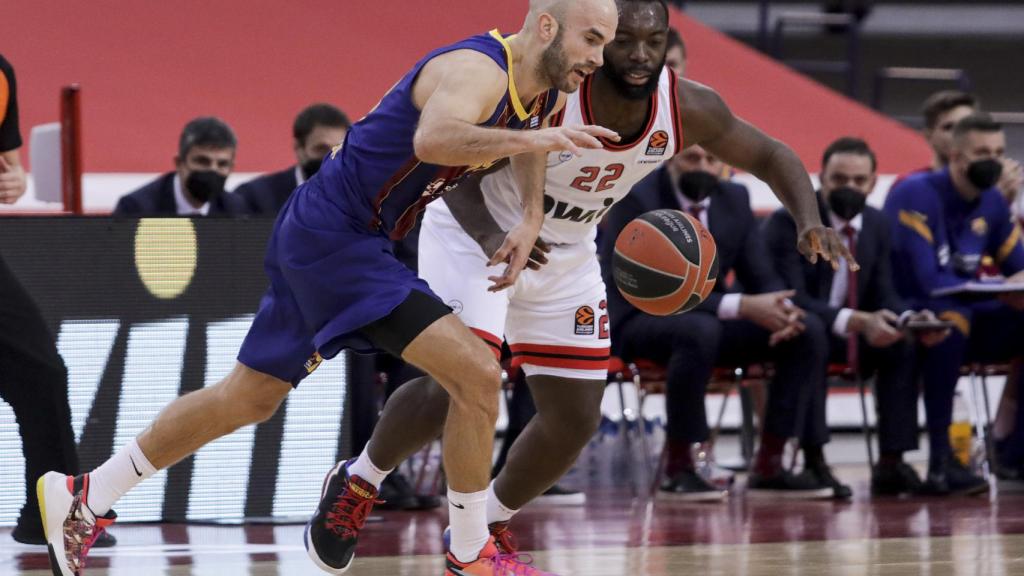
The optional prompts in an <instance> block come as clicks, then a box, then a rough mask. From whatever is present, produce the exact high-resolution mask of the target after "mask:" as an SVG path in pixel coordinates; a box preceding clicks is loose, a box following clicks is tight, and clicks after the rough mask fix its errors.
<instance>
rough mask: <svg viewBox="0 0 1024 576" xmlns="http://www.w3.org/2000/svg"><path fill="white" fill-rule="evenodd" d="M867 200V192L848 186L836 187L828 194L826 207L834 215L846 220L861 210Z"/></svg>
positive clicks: (854, 216)
mask: <svg viewBox="0 0 1024 576" xmlns="http://www.w3.org/2000/svg"><path fill="white" fill-rule="evenodd" d="M867 202H868V197H867V194H864V193H863V192H861V191H860V190H857V189H856V188H851V187H849V186H843V187H842V188H836V189H835V190H833V191H831V192H829V194H828V207H829V208H830V209H831V210H832V212H833V213H835V215H836V216H839V217H840V218H842V219H843V220H846V221H847V222H849V221H850V220H853V219H854V218H856V217H857V215H858V214H860V213H861V212H863V211H864V205H865V204H867Z"/></svg>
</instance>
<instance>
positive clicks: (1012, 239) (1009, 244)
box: [996, 225, 1020, 264]
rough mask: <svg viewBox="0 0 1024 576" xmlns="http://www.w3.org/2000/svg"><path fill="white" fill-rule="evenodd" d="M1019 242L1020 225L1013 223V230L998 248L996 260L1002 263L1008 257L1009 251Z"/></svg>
mask: <svg viewBox="0 0 1024 576" xmlns="http://www.w3.org/2000/svg"><path fill="white" fill-rule="evenodd" d="M1018 244H1020V226H1016V225H1014V227H1013V231H1012V232H1010V235H1009V236H1007V237H1006V241H1005V242H1003V245H1002V246H1001V247H1000V248H999V253H998V254H996V262H997V263H999V264H1002V263H1003V262H1004V261H1005V260H1006V259H1007V258H1009V257H1010V253H1012V252H1013V249H1014V248H1016V247H1017V245H1018Z"/></svg>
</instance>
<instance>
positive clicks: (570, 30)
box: [523, 0, 619, 92]
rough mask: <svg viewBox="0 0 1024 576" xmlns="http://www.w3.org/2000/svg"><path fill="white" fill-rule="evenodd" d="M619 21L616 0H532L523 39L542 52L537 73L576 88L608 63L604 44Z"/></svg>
mask: <svg viewBox="0 0 1024 576" xmlns="http://www.w3.org/2000/svg"><path fill="white" fill-rule="evenodd" d="M618 22H619V13H618V8H617V7H616V5H615V0H530V12H529V14H527V16H526V22H525V24H524V25H523V40H524V42H526V43H528V44H530V45H533V47H534V49H536V50H539V52H540V54H539V55H540V61H539V62H537V63H536V72H537V77H538V78H540V79H542V81H543V82H544V83H545V84H547V85H548V86H551V87H553V88H557V89H558V90H561V91H562V92H575V91H576V90H577V89H578V88H579V87H580V84H582V82H583V79H584V78H585V77H586V76H587V75H588V74H592V73H593V72H594V71H595V70H597V69H598V68H600V67H601V65H602V64H603V63H604V54H603V51H604V47H605V45H606V44H608V43H609V42H611V41H612V39H614V37H615V28H616V27H617V26H618ZM528 51H529V49H528Z"/></svg>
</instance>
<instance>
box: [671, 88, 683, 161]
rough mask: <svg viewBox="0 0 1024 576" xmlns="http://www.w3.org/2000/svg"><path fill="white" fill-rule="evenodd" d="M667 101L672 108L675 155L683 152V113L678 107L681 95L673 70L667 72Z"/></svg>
mask: <svg viewBox="0 0 1024 576" xmlns="http://www.w3.org/2000/svg"><path fill="white" fill-rule="evenodd" d="M668 74H669V100H670V101H671V106H672V125H673V126H674V127H675V133H676V154H679V153H680V152H682V151H683V111H682V107H681V106H680V105H679V100H680V99H681V97H682V96H681V95H680V94H679V78H678V77H677V76H676V73H675V71H674V70H671V69H670V70H669V71H668Z"/></svg>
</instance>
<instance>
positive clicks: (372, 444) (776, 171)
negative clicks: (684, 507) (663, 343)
mask: <svg viewBox="0 0 1024 576" xmlns="http://www.w3.org/2000/svg"><path fill="white" fill-rule="evenodd" d="M617 4H618V9H619V26H618V29H617V31H616V36H615V40H614V41H613V42H612V43H610V44H609V45H608V46H607V47H606V48H605V50H604V65H603V67H602V68H601V69H600V70H598V71H597V72H596V73H594V74H593V75H592V76H590V77H588V78H587V79H586V80H585V81H584V83H583V86H582V87H581V89H580V90H579V91H577V92H576V93H573V94H571V95H570V96H569V98H568V102H567V104H566V106H565V108H564V110H563V111H562V112H559V113H558V115H557V116H556V118H555V119H554V120H553V123H556V124H557V123H560V122H565V123H569V124H574V123H594V124H599V125H602V126H608V127H610V128H612V129H613V130H615V131H616V132H617V133H618V134H620V135H621V136H622V138H621V141H619V142H617V143H607V145H606V146H605V147H604V148H602V149H600V150H598V149H592V150H585V151H583V154H582V155H580V156H579V157H572V156H571V155H565V154H559V153H552V154H549V155H548V170H547V181H546V183H545V186H544V189H545V195H546V199H545V206H546V207H547V209H548V213H547V218H546V219H545V221H544V225H543V227H542V229H541V232H540V238H541V240H543V243H544V244H546V245H547V246H549V250H548V251H547V252H546V253H544V254H542V253H539V252H538V253H537V254H536V260H535V262H534V263H533V264H531V266H530V268H531V269H530V270H528V271H526V272H525V273H524V274H523V276H522V277H521V278H520V279H519V280H518V281H513V282H512V283H513V286H512V287H511V290H509V291H502V292H500V293H496V292H494V290H495V289H496V288H502V287H504V286H506V285H507V284H506V282H507V279H504V278H488V276H490V275H491V274H490V273H489V272H488V266H487V261H488V258H489V257H490V256H491V254H493V253H495V251H496V250H497V248H498V247H499V246H500V245H501V242H502V238H504V236H505V230H509V229H511V227H512V226H514V225H515V223H516V222H517V221H518V220H519V219H520V218H521V217H522V214H523V209H522V207H521V206H519V202H518V200H517V192H516V189H517V185H516V183H515V182H514V180H513V178H512V177H511V174H510V173H509V168H500V169H498V170H497V171H495V172H493V173H489V174H486V175H484V174H483V173H478V174H474V175H473V176H471V177H469V178H466V179H465V180H463V181H462V182H460V183H459V184H458V186H456V188H455V189H454V190H453V191H452V192H451V194H449V195H448V196H446V197H445V199H444V201H442V202H438V203H436V204H433V205H431V206H430V207H429V209H428V210H427V213H426V215H425V217H424V220H423V228H422V232H421V234H420V246H419V256H420V262H419V269H420V273H421V274H423V276H424V278H428V279H429V280H430V282H431V285H432V286H433V287H434V289H435V291H436V292H437V294H439V295H440V296H442V297H443V298H445V299H446V300H447V301H448V302H450V303H452V304H453V306H454V307H455V308H456V309H457V311H458V314H459V318H461V319H462V320H463V322H465V323H466V325H467V326H469V327H470V328H471V329H472V330H473V332H474V333H475V334H477V335H478V336H480V337H481V339H482V340H484V341H486V342H488V343H489V344H490V345H491V347H492V350H493V351H494V353H495V354H500V350H501V345H502V340H505V341H506V342H507V343H508V345H509V348H510V349H511V351H512V363H513V365H516V366H521V367H522V369H523V371H524V372H525V374H526V380H527V384H528V385H529V387H530V391H531V393H532V394H533V397H534V399H535V401H536V405H537V415H536V416H534V418H533V419H532V420H531V421H530V423H529V424H528V425H527V427H526V429H525V430H524V431H523V433H522V435H520V436H519V437H518V438H517V439H516V441H515V443H514V444H513V446H512V448H511V450H510V451H509V456H508V461H507V463H506V465H505V467H504V468H503V469H502V471H501V473H500V474H499V475H498V477H497V478H496V479H495V480H494V482H493V483H492V485H491V487H490V489H489V491H488V503H487V521H488V525H489V527H490V529H491V531H492V535H494V536H495V539H496V541H497V542H498V545H499V547H500V548H502V549H503V551H504V552H506V553H510V552H514V551H515V538H513V537H511V532H510V529H509V523H510V521H511V520H512V518H513V516H514V515H515V514H516V512H517V511H518V510H519V509H520V508H522V507H523V506H524V505H525V504H526V503H528V502H529V501H531V500H532V499H534V498H536V497H537V496H539V495H540V494H542V493H543V492H544V491H545V490H547V489H548V488H549V487H551V486H552V485H553V484H554V483H555V482H557V481H558V479H559V478H560V477H561V476H562V475H563V474H564V473H565V472H566V470H568V469H569V468H570V467H571V466H572V464H573V462H575V460H576V458H577V456H578V455H579V453H580V451H581V450H582V448H583V447H584V446H585V445H586V443H587V442H588V441H589V440H590V439H591V438H592V437H593V434H594V432H595V431H596V428H597V425H598V423H599V421H600V418H601V410H600V407H601V399H602V396H603V392H604V389H605V383H606V378H607V374H608V360H609V353H610V351H609V342H610V334H611V332H612V331H614V330H615V326H614V325H613V326H610V327H609V325H608V317H607V315H606V313H607V312H606V305H605V304H606V298H607V296H606V287H605V283H604V281H603V280H602V274H601V268H600V266H599V264H598V260H597V256H596V254H595V246H594V235H595V231H596V228H597V225H598V222H600V220H601V215H603V214H604V213H605V212H606V211H607V210H608V209H609V208H610V207H611V206H612V205H613V204H614V203H615V202H616V201H618V200H620V199H622V198H623V197H625V196H626V195H627V194H628V193H629V192H630V189H631V188H633V185H634V184H635V183H636V182H637V181H640V180H641V179H643V178H644V177H645V176H647V175H649V174H650V173H651V172H653V171H655V170H656V169H657V168H658V166H659V165H660V164H662V163H663V162H665V161H667V160H669V159H670V158H671V157H672V155H673V154H677V153H679V152H680V151H681V150H682V149H683V148H684V147H685V146H688V145H693V144H699V145H700V146H702V147H704V148H706V149H707V150H708V151H709V152H710V153H713V154H715V155H716V156H719V157H721V158H722V159H723V160H725V161H726V162H728V163H729V164H731V165H733V166H737V167H739V168H741V169H744V170H748V171H749V172H751V173H752V174H754V175H755V176H757V177H758V178H761V179H762V180H764V181H765V182H767V183H769V184H770V185H771V187H772V190H773V191H774V192H775V193H776V194H777V195H778V197H779V199H780V200H781V201H782V202H783V204H784V205H785V206H786V208H787V209H788V210H789V211H790V212H791V213H792V214H793V215H794V219H795V220H796V221H797V222H798V223H799V224H798V229H799V230H800V238H799V249H800V251H801V252H802V253H803V254H804V255H805V256H807V257H808V258H810V259H812V260H814V259H815V258H817V257H818V256H819V255H821V256H824V257H826V258H828V259H829V260H831V261H832V262H833V263H836V262H838V261H839V259H840V258H846V259H847V260H846V261H847V262H850V263H851V266H854V267H856V264H855V263H853V261H852V260H851V259H850V254H849V251H848V250H847V249H846V247H845V246H844V245H843V243H842V242H841V241H840V240H839V237H838V236H837V235H836V233H835V231H834V230H832V229H830V228H825V227H824V226H823V225H822V222H821V218H820V215H819V213H818V209H817V199H816V197H815V194H814V190H813V188H812V187H811V183H810V178H809V177H808V175H807V172H806V171H805V170H804V168H803V165H802V164H801V162H800V160H799V159H798V158H797V157H796V155H795V154H794V153H793V152H792V150H790V149H789V148H788V147H787V146H786V145H784V144H782V143H781V142H779V141H777V140H775V139H772V138H770V137H768V136H766V135H765V134H764V133H763V132H761V131H760V130H758V129H757V128H755V127H753V126H751V125H750V124H748V123H746V122H744V121H742V120H740V119H737V118H736V117H735V116H733V114H732V113H731V112H730V110H729V108H728V107H727V106H726V105H725V103H724V102H723V101H722V99H721V98H720V97H719V96H718V94H716V93H715V92H714V91H713V90H711V89H710V88H707V87H706V86H702V85H700V84H697V83H695V82H691V81H689V80H684V79H680V78H677V77H676V75H675V74H674V73H673V72H671V71H670V70H668V69H666V68H665V66H664V62H665V53H666V48H667V40H668V25H669V24H668V9H667V8H666V6H665V3H664V1H663V0H618V1H617ZM612 238H614V236H612ZM492 281H493V282H495V284H494V285H491V282H492ZM489 288H490V290H489ZM610 289H611V290H615V288H614V287H611V288H610ZM456 303H457V304H456ZM794 324H796V322H793V321H792V320H791V321H790V322H789V323H788V324H787V323H786V322H784V321H780V322H779V324H778V326H776V327H775V329H774V330H775V331H776V332H777V333H778V334H777V336H778V337H779V338H781V339H786V338H788V337H792V336H793V335H795V334H793V333H791V332H793V331H794V330H795V328H794V327H793V326H794ZM766 340H767V338H766ZM449 404H450V402H449V394H447V393H446V392H445V390H444V389H443V388H442V387H441V386H438V385H437V384H435V383H433V382H431V379H430V378H420V379H417V380H414V381H412V382H409V383H407V384H405V385H404V386H402V387H401V388H399V389H398V391H396V392H395V394H394V395H392V396H391V398H390V399H389V400H388V403H387V405H386V406H385V408H384V413H383V414H382V416H381V419H380V421H379V422H378V424H377V427H376V429H375V430H374V433H373V436H372V438H371V439H370V441H369V442H368V443H367V446H366V449H365V450H364V451H363V453H362V454H360V456H359V457H358V458H357V459H356V461H355V463H354V464H353V465H352V466H350V467H349V470H350V472H351V473H352V474H358V475H362V474H365V475H366V476H363V478H364V479H367V480H368V481H369V482H370V483H371V484H374V485H379V484H380V482H381V481H383V479H384V477H385V475H386V471H388V470H391V469H393V468H394V467H395V466H397V465H398V464H399V463H401V462H402V461H403V460H405V459H406V458H407V457H408V456H409V455H411V454H413V453H414V452H416V451H417V450H419V449H420V448H422V446H423V445H424V444H426V443H427V442H430V441H432V440H433V439H434V438H437V436H438V435H439V434H441V432H442V431H443V429H444V428H445V425H446V424H445V421H444V418H445V414H446V412H447V408H448V406H449ZM777 416H778V418H772V419H770V420H772V421H773V423H774V421H776V420H777V421H778V428H785V427H786V426H790V429H786V430H779V431H778V432H777V433H778V434H781V435H782V436H783V444H784V440H785V437H788V436H793V435H795V432H796V430H795V426H796V420H795V418H789V417H787V415H784V414H782V415H777ZM773 432H776V431H774V430H773ZM445 440H446V443H447V441H448V440H447V438H446V439H445ZM778 456H779V461H780V462H781V451H780V453H779V454H778ZM708 488H709V489H710V487H708ZM711 492H712V494H710V495H711V496H712V497H717V498H719V499H720V498H721V492H717V494H716V493H714V491H711ZM704 496H707V495H706V494H705V495H704Z"/></svg>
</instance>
